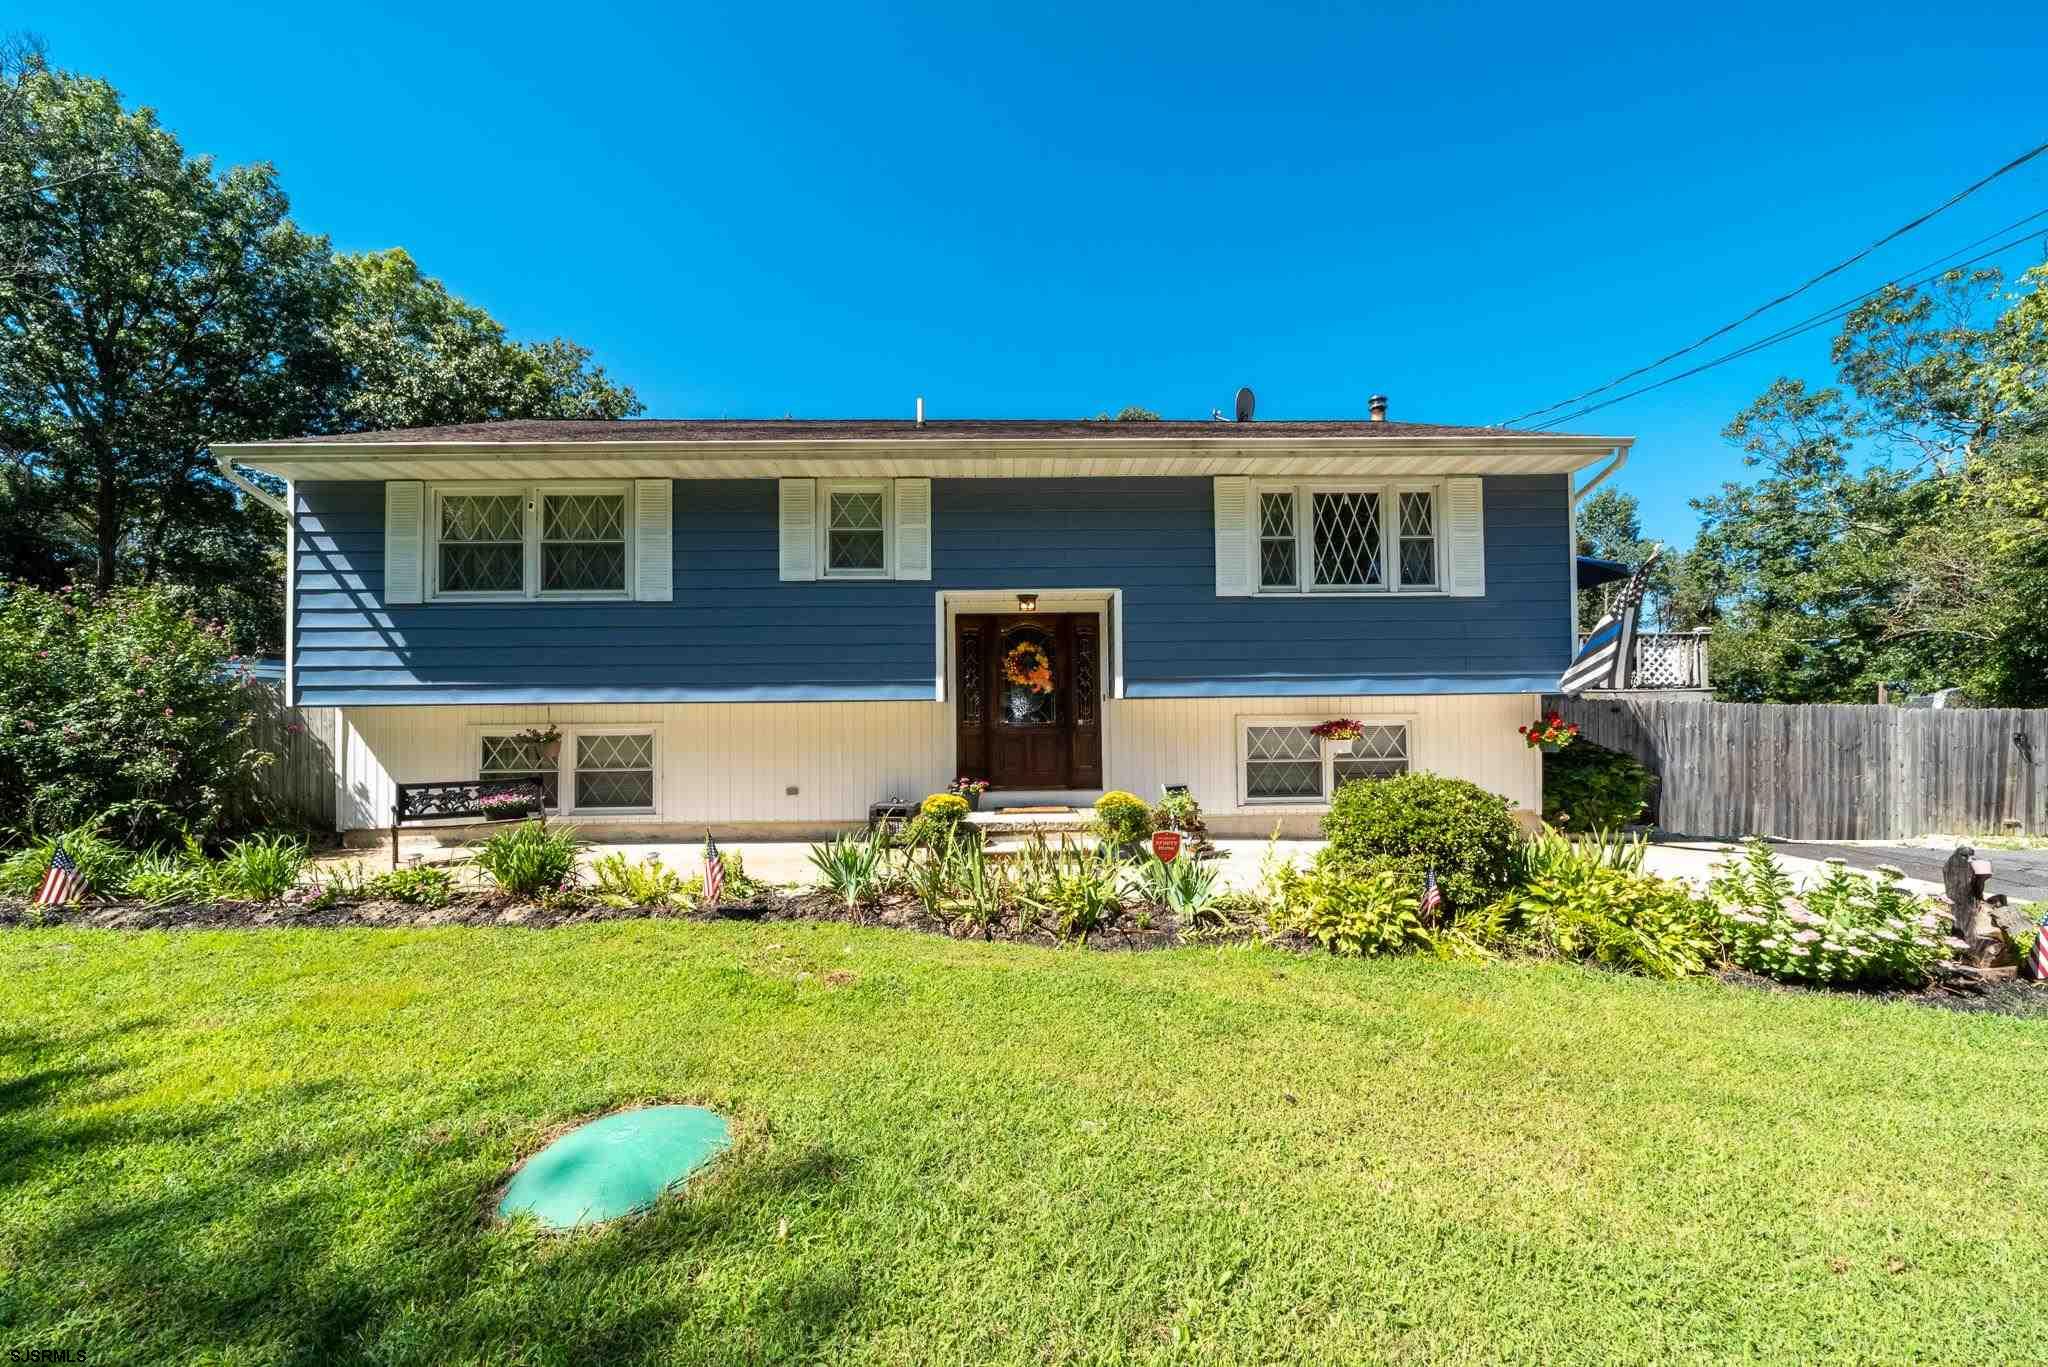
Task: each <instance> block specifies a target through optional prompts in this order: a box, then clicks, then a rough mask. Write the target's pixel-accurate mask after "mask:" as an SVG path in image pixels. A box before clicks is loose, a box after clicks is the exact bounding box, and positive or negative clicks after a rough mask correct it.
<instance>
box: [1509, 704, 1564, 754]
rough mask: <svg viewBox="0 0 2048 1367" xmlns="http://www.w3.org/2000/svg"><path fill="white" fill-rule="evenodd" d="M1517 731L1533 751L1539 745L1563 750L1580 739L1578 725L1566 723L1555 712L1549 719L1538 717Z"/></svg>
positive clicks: (1518, 727) (1519, 727) (1517, 728)
mask: <svg viewBox="0 0 2048 1367" xmlns="http://www.w3.org/2000/svg"><path fill="white" fill-rule="evenodd" d="M1515 730H1516V731H1518V732H1520V733H1521V736H1522V739H1523V740H1524V741H1525V742H1527V744H1528V746H1529V748H1530V749H1531V750H1534V749H1535V748H1536V747H1537V746H1539V745H1550V746H1555V747H1556V748H1557V749H1559V750H1562V749H1564V747H1565V746H1567V745H1570V744H1571V743H1572V742H1573V741H1575V740H1577V739H1578V738H1579V726H1578V723H1577V722H1569V721H1566V720H1565V719H1564V718H1563V717H1560V716H1559V715H1558V714H1557V713H1555V712H1552V713H1551V714H1550V715H1549V716H1547V717H1538V718H1537V719H1536V720H1535V721H1532V722H1530V723H1529V724H1528V725H1527V726H1517V727H1516V728H1515Z"/></svg>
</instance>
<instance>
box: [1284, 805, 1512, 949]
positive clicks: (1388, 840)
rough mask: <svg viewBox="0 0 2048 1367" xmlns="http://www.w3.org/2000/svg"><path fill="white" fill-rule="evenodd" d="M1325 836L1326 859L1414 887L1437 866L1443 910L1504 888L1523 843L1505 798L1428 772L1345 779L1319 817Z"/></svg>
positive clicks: (1473, 904)
mask: <svg viewBox="0 0 2048 1367" xmlns="http://www.w3.org/2000/svg"><path fill="white" fill-rule="evenodd" d="M1323 836H1324V838H1325V839H1327V840H1328V841H1329V842H1330V844H1329V848H1328V849H1327V850H1326V851H1325V852H1324V858H1325V861H1326V862H1328V863H1331V864H1334V865H1338V866H1340V867H1345V868H1349V869H1352V870H1353V871H1355V872H1356V873H1359V874H1366V875H1369V874H1375V873H1379V872H1385V871H1391V872H1393V873H1395V874H1397V875H1398V876H1399V878H1400V879H1401V881H1402V884H1403V885H1404V886H1405V887H1408V888H1416V889H1419V888H1420V887H1421V886H1422V882H1423V877H1424V875H1425V874H1427V873H1428V872H1429V870H1431V869H1435V870H1436V879H1437V887H1438V889H1439V890H1440V891H1441V892H1442V893H1443V900H1444V906H1443V914H1445V915H1448V914H1451V913H1455V912H1458V911H1462V910H1467V909H1474V908H1478V907H1483V906H1485V905H1487V904H1488V903H1489V902H1491V901H1493V899H1494V898H1496V897H1498V896H1500V895H1501V894H1502V893H1504V892H1506V891H1507V890H1508V885H1509V883H1510V881H1511V879H1512V876H1513V870H1514V856H1515V850H1516V847H1517V846H1518V845H1519V844H1520V842H1521V832H1520V831H1519V830H1518V829H1517V828H1516V826H1515V820H1514V818H1513V817H1512V816H1510V815H1508V800H1507V799H1506V798H1504V797H1501V796H1499V795H1497V794H1495V793H1489V792H1487V791H1486V790H1485V789H1484V788H1481V787H1480V786H1479V785H1478V784H1476V783H1468V782H1466V781H1465V780H1464V779H1461V778H1445V777H1443V776H1442V775H1441V774H1426V773H1418V774H1401V775H1398V776H1396V777H1394V778H1381V779H1356V780H1353V781H1352V782H1350V783H1346V784H1344V785H1343V786H1341V787H1340V788H1338V789H1337V795H1336V797H1335V798H1333V799H1332V800H1331V802H1330V810H1329V812H1328V813H1327V814H1326V815H1325V816H1324V817H1323Z"/></svg>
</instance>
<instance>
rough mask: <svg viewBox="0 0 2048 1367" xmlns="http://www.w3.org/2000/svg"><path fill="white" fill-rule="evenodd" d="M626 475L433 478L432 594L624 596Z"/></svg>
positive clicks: (628, 557)
mask: <svg viewBox="0 0 2048 1367" xmlns="http://www.w3.org/2000/svg"><path fill="white" fill-rule="evenodd" d="M628 492H629V489H628V486H627V485H624V484H586V483H575V484H514V485H506V484H489V485H474V484H439V485H435V486H433V513H432V516H431V518H430V519H429V524H428V525H429V526H430V527H431V528H432V530H433V534H434V535H433V545H432V548H431V549H432V557H433V559H432V566H433V567H432V570H431V573H430V575H429V579H428V582H429V583H430V584H431V585H432V596H433V597H435V598H437V599H454V600H460V599H493V598H630V597H632V587H631V584H632V581H631V579H630V578H629V576H628V571H627V567H628V566H629V565H630V564H631V563H632V558H633V557H632V530H631V528H632V519H631V518H630V517H629V516H628V515H627V511H628V504H627V496H628Z"/></svg>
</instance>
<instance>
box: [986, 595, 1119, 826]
mask: <svg viewBox="0 0 2048 1367" xmlns="http://www.w3.org/2000/svg"><path fill="white" fill-rule="evenodd" d="M953 660H954V666H953V667H954V671H955V675H956V677H955V680H954V682H955V685H956V687H955V690H954V696H955V698H956V699H957V702H956V709H957V711H956V717H957V725H958V737H959V760H960V763H959V768H960V773H961V774H962V775H963V776H965V777H968V778H985V779H987V780H988V781H989V786H990V787H991V788H995V789H1004V788H1007V789H1011V790H1027V789H1047V788H1098V787H1100V786H1101V785H1102V638H1101V619H1100V618H1099V617H1098V616H1097V615H1096V614H1095V613H1092V612H1037V613H1030V614H1019V615H1011V616H998V615H995V614H975V615H972V616H967V615H962V616H960V617H956V618H954V619H953Z"/></svg>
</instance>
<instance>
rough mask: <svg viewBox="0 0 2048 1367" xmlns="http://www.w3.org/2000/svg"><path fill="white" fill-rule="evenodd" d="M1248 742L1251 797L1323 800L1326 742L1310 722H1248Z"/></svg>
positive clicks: (1246, 759)
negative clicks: (1258, 723)
mask: <svg viewBox="0 0 2048 1367" xmlns="http://www.w3.org/2000/svg"><path fill="white" fill-rule="evenodd" d="M1244 743H1245V748H1244V795H1245V799H1246V800H1247V801H1250V802H1285V801H1309V802H1320V801H1322V797H1323V750H1322V744H1321V743H1320V742H1319V741H1317V740H1316V738H1315V733H1314V732H1312V731H1310V730H1309V728H1308V727H1307V726H1265V725H1259V726H1248V727H1246V728H1245V733H1244Z"/></svg>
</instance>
